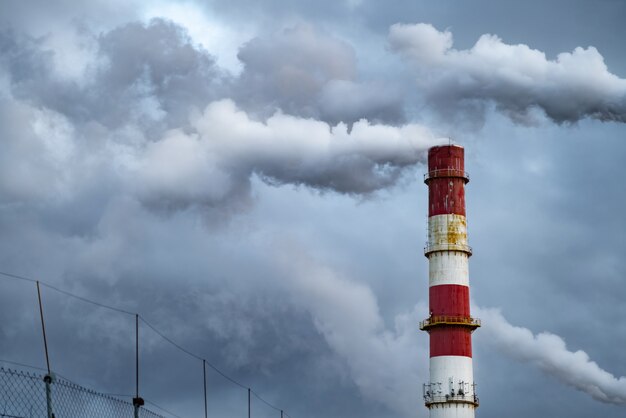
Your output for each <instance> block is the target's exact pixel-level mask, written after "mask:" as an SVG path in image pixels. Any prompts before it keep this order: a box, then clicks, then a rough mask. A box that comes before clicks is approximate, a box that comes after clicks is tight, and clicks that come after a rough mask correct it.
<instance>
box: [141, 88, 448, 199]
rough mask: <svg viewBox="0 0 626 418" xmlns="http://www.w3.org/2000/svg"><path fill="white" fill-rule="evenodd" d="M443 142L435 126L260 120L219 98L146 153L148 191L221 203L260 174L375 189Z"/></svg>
mask: <svg viewBox="0 0 626 418" xmlns="http://www.w3.org/2000/svg"><path fill="white" fill-rule="evenodd" d="M438 142H440V140H439V139H437V138H436V137H435V136H434V135H433V134H432V133H431V132H430V131H429V130H428V129H426V128H424V127H422V126H420V125H416V124H409V125H405V126H402V127H391V126H386V125H372V124H370V123H369V122H367V121H366V120H361V121H358V122H356V123H354V125H353V127H352V129H351V130H350V131H348V128H347V126H346V125H345V124H343V123H340V124H338V125H335V126H331V125H329V124H327V123H325V122H321V121H318V120H312V119H303V118H299V117H295V116H288V115H284V114H281V113H276V114H274V115H273V116H271V117H270V118H269V119H267V120H266V121H265V122H262V121H255V120H252V119H251V118H250V117H249V115H248V114H247V113H245V112H243V111H241V110H239V109H238V108H237V107H236V106H235V104H234V103H233V102H232V101H231V100H227V99H226V100H221V101H218V102H214V103H211V104H210V105H209V106H208V107H207V108H206V110H205V111H204V112H203V113H202V115H200V116H199V117H198V118H197V119H195V121H193V122H192V124H191V129H190V130H188V131H187V132H184V131H182V130H175V131H170V132H169V133H168V134H167V135H166V136H165V137H164V138H163V139H162V140H160V141H158V142H156V143H154V144H150V145H149V146H148V147H147V150H146V152H145V154H143V155H142V156H141V157H140V164H139V169H138V173H137V174H138V176H137V178H138V179H139V184H140V187H141V188H142V192H144V194H145V195H146V196H147V197H150V196H151V195H152V194H153V192H154V193H156V194H157V197H160V196H165V197H169V198H172V199H182V200H183V201H184V200H189V201H192V200H194V199H196V198H199V199H201V200H206V201H209V202H219V201H221V200H223V199H225V198H227V197H228V196H229V195H230V194H231V193H232V192H234V191H237V190H239V189H241V188H242V187H245V186H246V185H247V184H248V182H249V179H250V176H251V175H252V174H256V175H258V176H260V177H261V178H263V179H265V180H266V181H268V182H270V183H277V184H285V183H289V184H302V185H306V186H310V187H314V188H318V189H322V190H334V191H337V192H341V193H349V194H367V193H370V192H373V191H376V190H379V189H382V188H385V187H388V186H391V185H393V184H394V183H395V182H396V181H397V180H398V178H399V176H400V175H401V173H402V170H403V168H405V167H408V166H411V165H414V164H416V163H417V162H419V161H423V159H424V156H425V151H426V150H427V149H428V147H429V146H431V145H433V144H435V143H438Z"/></svg>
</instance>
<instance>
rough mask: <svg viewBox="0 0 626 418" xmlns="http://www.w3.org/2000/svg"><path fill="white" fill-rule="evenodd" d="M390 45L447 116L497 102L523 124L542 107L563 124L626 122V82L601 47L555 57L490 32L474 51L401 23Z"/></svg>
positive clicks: (444, 36) (430, 29)
mask: <svg viewBox="0 0 626 418" xmlns="http://www.w3.org/2000/svg"><path fill="white" fill-rule="evenodd" d="M389 42H390V46H391V48H392V49H393V50H395V51H397V52H399V53H401V54H403V55H404V56H406V57H407V58H409V59H410V60H411V61H412V63H413V64H414V65H415V67H416V68H417V70H418V73H417V77H418V83H419V84H420V86H421V87H422V88H423V89H424V90H425V92H426V95H427V100H428V101H429V102H430V103H432V104H433V105H434V106H435V107H437V108H438V110H439V111H441V112H447V113H451V112H454V110H457V111H458V110H459V109H463V108H465V109H466V110H467V109H474V110H479V111H480V110H481V106H482V105H483V103H484V102H493V103H495V106H496V108H497V109H499V110H500V111H502V112H504V113H506V114H507V115H509V116H510V117H511V118H512V119H513V120H515V121H518V122H524V121H528V120H529V119H532V114H531V112H532V110H533V109H535V108H538V109H541V110H543V111H544V112H545V114H546V115H547V116H548V117H549V118H551V119H552V120H553V121H555V122H557V123H562V122H576V121H578V120H580V119H583V118H586V117H588V118H594V119H599V120H602V121H617V122H625V121H626V80H624V79H620V78H619V77H617V76H616V75H614V74H612V73H610V72H609V71H608V69H607V66H606V64H605V63H604V59H603V57H602V55H600V53H599V52H598V51H597V50H596V48H594V47H589V48H581V47H578V48H576V49H574V51H573V52H571V53H565V52H564V53H561V54H558V55H557V57H556V59H555V60H549V59H547V58H546V55H545V54H544V53H543V52H541V51H538V50H535V49H531V48H530V47H528V46H527V45H524V44H518V45H508V44H506V43H504V42H503V41H502V40H501V39H500V38H498V37H497V36H494V35H483V36H481V37H480V39H479V40H478V41H477V42H476V44H475V45H474V46H473V47H472V48H471V49H467V50H456V49H453V48H452V34H451V32H449V31H443V32H440V31H438V30H437V29H435V28H434V27H433V26H431V25H429V24H395V25H393V26H391V28H390V31H389ZM476 106H478V107H476Z"/></svg>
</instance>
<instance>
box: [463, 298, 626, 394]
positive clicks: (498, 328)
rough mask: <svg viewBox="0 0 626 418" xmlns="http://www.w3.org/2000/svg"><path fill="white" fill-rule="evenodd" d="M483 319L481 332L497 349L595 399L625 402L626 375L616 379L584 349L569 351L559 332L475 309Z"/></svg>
mask: <svg viewBox="0 0 626 418" xmlns="http://www.w3.org/2000/svg"><path fill="white" fill-rule="evenodd" d="M473 310H474V312H475V314H476V316H478V317H480V318H481V319H482V321H483V328H481V332H482V333H485V334H486V338H485V341H489V342H490V343H491V344H494V345H495V346H496V347H497V348H499V349H500V350H502V351H503V352H505V353H506V354H508V355H511V356H513V357H515V358H516V359H519V360H522V361H525V362H529V363H532V364H534V365H536V366H537V367H539V368H540V369H541V370H543V371H544V372H546V373H548V374H550V375H551V376H554V377H555V378H557V379H558V380H560V381H561V382H562V383H564V384H566V385H568V386H571V387H573V388H575V389H577V390H580V391H582V392H585V393H587V394H588V395H589V396H591V397H592V398H593V399H595V400H598V401H600V402H606V403H612V404H622V405H623V404H626V377H624V376H622V377H619V378H616V377H615V376H613V375H612V374H611V373H609V372H607V371H606V370H603V369H602V368H600V366H598V364H597V363H595V362H594V361H592V360H591V359H590V358H589V355H587V353H585V352H584V351H581V350H578V351H570V350H568V349H567V346H566V344H565V341H563V339H562V338H561V337H559V336H558V335H554V334H551V333H549V332H542V333H539V334H536V335H534V334H533V333H532V332H531V331H530V330H528V329H526V328H523V327H516V326H514V325H511V324H510V323H509V322H508V321H507V320H506V319H505V318H504V317H503V316H502V314H501V313H500V311H499V310H497V309H486V308H479V307H474V308H473Z"/></svg>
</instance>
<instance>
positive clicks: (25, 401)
mask: <svg viewBox="0 0 626 418" xmlns="http://www.w3.org/2000/svg"><path fill="white" fill-rule="evenodd" d="M138 416H139V417H141V418H165V417H164V416H163V415H159V414H156V413H154V412H152V411H150V410H148V409H145V408H140V409H139V415H138ZM0 417H10V418H51V417H54V418H85V417H97V418H133V417H135V410H134V406H133V404H132V403H131V402H128V401H125V400H122V399H119V398H117V397H115V396H111V395H106V394H102V393H98V392H96V391H93V390H91V389H87V388H84V387H82V386H79V385H77V384H75V383H72V382H69V381H67V380H65V379H62V378H58V377H55V378H53V379H52V381H51V382H50V384H47V383H46V382H45V381H44V376H43V375H39V374H37V373H32V372H25V371H18V370H13V369H8V368H4V367H0Z"/></svg>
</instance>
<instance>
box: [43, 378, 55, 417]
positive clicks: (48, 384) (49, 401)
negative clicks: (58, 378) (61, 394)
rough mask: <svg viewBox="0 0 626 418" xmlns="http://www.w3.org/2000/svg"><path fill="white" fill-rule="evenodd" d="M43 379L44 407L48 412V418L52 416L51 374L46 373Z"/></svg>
mask: <svg viewBox="0 0 626 418" xmlns="http://www.w3.org/2000/svg"><path fill="white" fill-rule="evenodd" d="M43 381H44V382H45V383H46V409H47V413H48V418H54V413H53V412H52V376H51V374H47V375H45V376H44V377H43Z"/></svg>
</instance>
